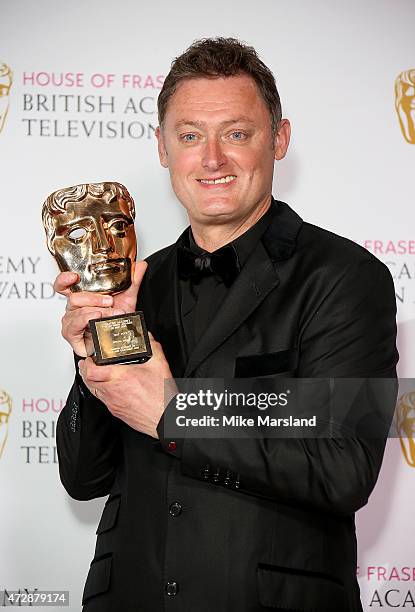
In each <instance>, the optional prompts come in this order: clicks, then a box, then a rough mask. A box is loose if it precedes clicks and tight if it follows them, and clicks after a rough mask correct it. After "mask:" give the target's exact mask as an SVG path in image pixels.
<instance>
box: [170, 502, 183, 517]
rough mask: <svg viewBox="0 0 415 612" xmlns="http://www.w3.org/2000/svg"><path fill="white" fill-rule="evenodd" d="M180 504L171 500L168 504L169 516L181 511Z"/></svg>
mask: <svg viewBox="0 0 415 612" xmlns="http://www.w3.org/2000/svg"><path fill="white" fill-rule="evenodd" d="M182 509H183V508H182V506H181V504H179V502H173V503H172V504H170V508H169V514H170V515H171V516H179V514H181V513H182Z"/></svg>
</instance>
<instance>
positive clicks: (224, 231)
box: [190, 196, 271, 253]
mask: <svg viewBox="0 0 415 612" xmlns="http://www.w3.org/2000/svg"><path fill="white" fill-rule="evenodd" d="M270 206H271V196H267V197H266V198H265V199H264V201H263V202H261V203H260V204H259V205H258V206H257V207H256V208H255V209H254V210H253V211H252V212H251V213H250V214H249V216H247V217H245V218H243V219H238V220H236V221H233V222H230V223H223V224H212V225H209V224H202V223H197V222H195V220H194V219H190V225H191V228H192V234H193V238H194V240H195V242H196V244H197V245H198V246H199V247H200V248H202V249H204V250H205V251H208V253H213V251H216V250H217V249H220V248H221V247H223V246H224V245H225V244H228V243H229V242H232V240H235V239H236V238H238V237H239V236H241V235H242V234H244V233H245V232H246V231H248V230H249V228H251V227H252V226H253V225H255V223H256V222H257V221H259V219H260V218H261V217H262V216H263V215H264V214H265V213H266V212H267V210H268V209H269V207H270Z"/></svg>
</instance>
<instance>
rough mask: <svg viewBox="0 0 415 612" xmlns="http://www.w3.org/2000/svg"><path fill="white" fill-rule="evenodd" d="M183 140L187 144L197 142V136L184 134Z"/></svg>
mask: <svg viewBox="0 0 415 612" xmlns="http://www.w3.org/2000/svg"><path fill="white" fill-rule="evenodd" d="M182 139H183V140H184V141H185V142H194V141H195V140H196V134H184V135H183V136H182Z"/></svg>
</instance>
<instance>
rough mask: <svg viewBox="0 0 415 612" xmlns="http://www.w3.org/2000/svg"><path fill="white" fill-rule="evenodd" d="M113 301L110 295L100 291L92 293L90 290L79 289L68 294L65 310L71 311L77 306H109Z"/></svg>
mask: <svg viewBox="0 0 415 612" xmlns="http://www.w3.org/2000/svg"><path fill="white" fill-rule="evenodd" d="M113 303H114V298H113V297H112V296H111V295H102V294H101V293H92V292H91V291H79V292H77V293H71V294H70V295H69V297H68V304H67V307H66V310H67V311H71V310H75V309H77V308H84V307H90V306H98V307H99V306H101V307H102V308H109V307H111V306H112V305H113Z"/></svg>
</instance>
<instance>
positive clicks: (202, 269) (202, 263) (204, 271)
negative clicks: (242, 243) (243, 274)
mask: <svg viewBox="0 0 415 612" xmlns="http://www.w3.org/2000/svg"><path fill="white" fill-rule="evenodd" d="M177 261H178V266H179V276H180V278H183V279H185V280H187V279H191V280H192V281H193V282H195V283H198V282H199V281H200V279H201V278H202V277H204V276H209V275H212V274H213V275H214V276H219V277H220V278H221V279H222V280H223V283H224V284H225V285H226V286H227V287H229V286H230V285H231V284H232V283H233V281H234V280H235V278H236V277H237V276H238V274H239V271H240V265H239V260H238V254H237V252H236V250H235V248H234V247H233V246H232V245H231V244H228V245H226V246H224V247H222V248H221V249H218V250H217V251H215V252H214V253H207V252H205V253H200V254H197V253H193V251H192V250H191V249H189V248H188V247H185V246H180V247H179V248H178V250H177Z"/></svg>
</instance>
